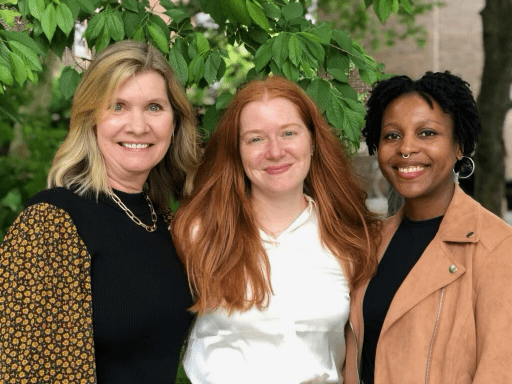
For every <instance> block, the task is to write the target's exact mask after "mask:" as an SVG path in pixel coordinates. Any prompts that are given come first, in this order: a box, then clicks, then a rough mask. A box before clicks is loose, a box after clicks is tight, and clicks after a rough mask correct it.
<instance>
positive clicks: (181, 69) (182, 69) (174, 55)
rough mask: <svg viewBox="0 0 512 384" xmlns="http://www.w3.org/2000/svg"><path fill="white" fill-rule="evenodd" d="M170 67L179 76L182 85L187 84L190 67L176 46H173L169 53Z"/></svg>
mask: <svg viewBox="0 0 512 384" xmlns="http://www.w3.org/2000/svg"><path fill="white" fill-rule="evenodd" d="M169 65H170V66H171V67H172V69H174V72H175V73H176V74H177V75H178V78H179V79H180V80H181V83H182V84H183V85H185V84H187V81H188V65H187V62H186V61H185V58H184V57H183V55H182V53H181V51H180V50H179V49H178V48H177V47H176V46H173V47H172V49H171V51H170V52H169Z"/></svg>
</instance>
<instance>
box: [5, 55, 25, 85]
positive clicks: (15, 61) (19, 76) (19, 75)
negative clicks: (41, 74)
mask: <svg viewBox="0 0 512 384" xmlns="http://www.w3.org/2000/svg"><path fill="white" fill-rule="evenodd" d="M9 58H10V60H11V65H12V68H13V72H14V78H15V79H16V81H17V82H18V83H19V84H23V82H24V81H25V80H26V79H27V68H26V67H25V63H24V62H23V59H22V58H21V57H19V56H18V55H17V54H16V53H14V52H9Z"/></svg>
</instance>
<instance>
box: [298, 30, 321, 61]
mask: <svg viewBox="0 0 512 384" xmlns="http://www.w3.org/2000/svg"><path fill="white" fill-rule="evenodd" d="M298 35H299V36H300V37H301V39H302V41H303V42H304V43H305V44H306V46H307V47H308V48H309V50H310V51H311V53H312V54H313V56H314V57H315V58H316V59H317V60H318V61H319V62H320V65H322V63H323V62H324V58H325V51H324V47H322V44H320V42H319V39H318V37H316V36H315V35H313V34H312V33H308V32H299V34H298Z"/></svg>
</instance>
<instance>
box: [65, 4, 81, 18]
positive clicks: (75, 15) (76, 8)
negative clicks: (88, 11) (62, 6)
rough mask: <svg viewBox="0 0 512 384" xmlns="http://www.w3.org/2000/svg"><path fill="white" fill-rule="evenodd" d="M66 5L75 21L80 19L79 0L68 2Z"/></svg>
mask: <svg viewBox="0 0 512 384" xmlns="http://www.w3.org/2000/svg"><path fill="white" fill-rule="evenodd" d="M66 4H67V6H68V7H69V9H70V11H71V15H72V16H73V20H76V19H77V18H78V14H79V13H80V4H79V3H78V0H66Z"/></svg>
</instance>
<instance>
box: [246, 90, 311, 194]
mask: <svg viewBox="0 0 512 384" xmlns="http://www.w3.org/2000/svg"><path fill="white" fill-rule="evenodd" d="M312 148H313V143H312V138H311V133H310V131H309V130H308V128H307V127H306V125H305V124H304V122H303V121H302V118H301V116H300V115H299V112H298V110H297V106H296V105H295V104H294V103H292V102H291V101H290V100H288V99H285V98H282V97H276V98H272V99H263V100H261V101H253V102H250V103H249V104H247V105H246V106H245V107H244V109H243V110H242V113H241V115H240V156H241V158H242V163H243V166H244V170H245V174H246V175H247V177H248V178H249V180H250V181H251V194H252V197H253V199H258V198H262V197H264V198H266V199H268V198H270V199H272V198H275V197H283V196H289V197H291V198H294V197H298V196H300V197H301V196H302V194H303V188H304V179H305V178H306V176H307V174H308V172H309V167H310V164H311V154H312Z"/></svg>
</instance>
